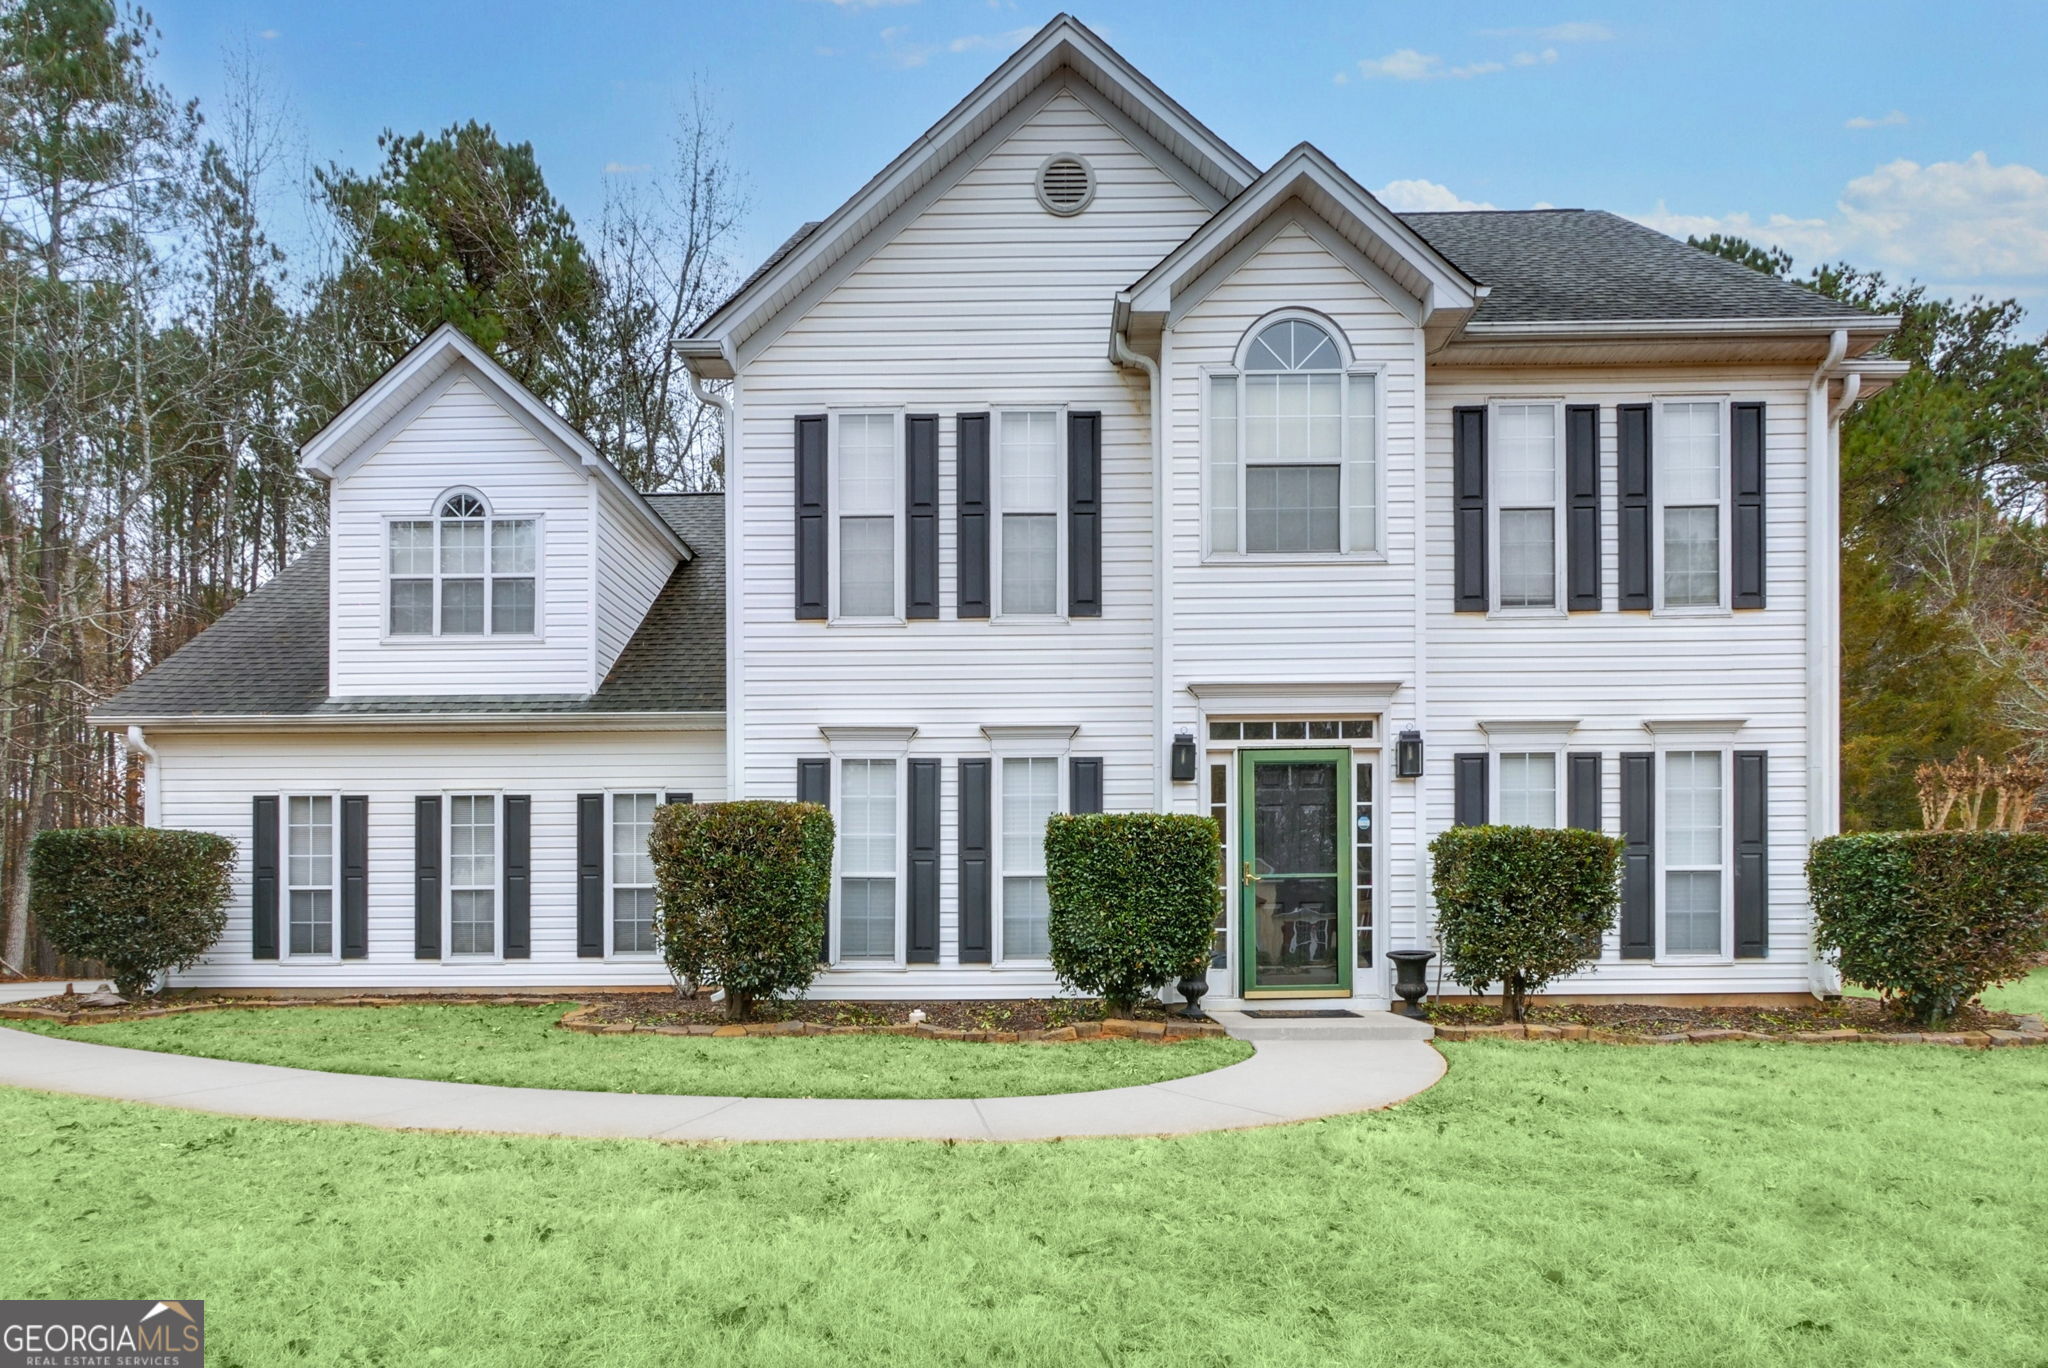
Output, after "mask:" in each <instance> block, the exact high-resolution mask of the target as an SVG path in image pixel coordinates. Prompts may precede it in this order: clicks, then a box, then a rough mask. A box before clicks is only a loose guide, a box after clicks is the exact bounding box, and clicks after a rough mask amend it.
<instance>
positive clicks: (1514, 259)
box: [1401, 209, 1865, 323]
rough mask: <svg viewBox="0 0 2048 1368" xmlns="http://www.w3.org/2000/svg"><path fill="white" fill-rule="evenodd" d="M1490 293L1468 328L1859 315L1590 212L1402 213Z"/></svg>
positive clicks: (1606, 215)
mask: <svg viewBox="0 0 2048 1368" xmlns="http://www.w3.org/2000/svg"><path fill="white" fill-rule="evenodd" d="M1401 218H1402V220H1403V221H1405V222H1406V223H1407V224H1408V225H1409V226H1410V227H1412V228H1414V229H1415V231H1416V232H1418V233H1420V234H1422V236H1423V237H1424V238H1425V239H1427V240H1428V242H1429V244H1430V246H1432V247H1434V248H1436V249H1437V250H1438V251H1439V252H1442V253H1443V254H1444V255H1445V256H1447V257H1449V258H1450V259H1451V261H1452V262H1453V263H1455V264H1456V265H1457V267H1458V269H1459V270H1461V271H1463V272H1464V273H1465V274H1466V275H1468V276H1471V277H1472V278H1473V279H1474V280H1476V281H1478V282H1479V283H1480V284H1482V285H1488V286H1491V287H1492V292H1491V293H1490V294H1488V295H1487V297H1486V298H1485V300H1483V301H1482V302H1481V303H1480V305H1479V308H1478V309H1477V310H1475V311H1474V312H1473V315H1472V321H1473V322H1474V323H1585V322H1594V321H1604V320H1623V319H1630V320H1640V319H1674V320H1686V319H1730V318H1743V319H1750V318H1767V319H1796V318H1844V317H1848V316H1850V315H1853V314H1858V313H1862V312H1865V311H1864V310H1862V309H1858V308H1856V307H1855V306H1853V305H1850V304H1844V303H1842V302H1841V301H1840V300H1835V299H1829V298H1828V297H1827V296H1826V295H1824V294H1821V293H1819V292H1818V291H1815V290H1809V289H1808V288H1806V287H1805V286H1804V285H1795V284H1794V283H1792V282H1791V281H1789V280H1780V279H1778V278H1776V277H1774V276H1767V275H1764V274H1763V273H1762V272H1760V271H1752V270H1751V269H1749V268H1748V267H1747V266H1738V265H1737V264H1735V263H1734V262H1732V261H1728V260H1725V259H1724V258H1721V257H1717V256H1714V255H1712V254H1711V253H1708V252H1702V251H1701V250H1699V249H1698V248H1697V247H1688V246H1687V245H1686V244H1685V243H1683V242H1680V241H1678V240H1677V239H1676V238H1671V237H1666V236H1665V235H1664V234H1662V233H1660V232H1658V231H1657V230H1656V229H1654V228H1645V227H1644V226H1643V225H1642V224H1640V223H1632V222H1630V221H1629V220H1627V219H1625V218H1622V217H1620V216H1619V215H1617V214H1610V213H1606V212H1605V211H1603V210H1599V209H1521V210H1494V209H1483V210H1471V211H1468V212H1464V213H1446V214H1403V215H1401Z"/></svg>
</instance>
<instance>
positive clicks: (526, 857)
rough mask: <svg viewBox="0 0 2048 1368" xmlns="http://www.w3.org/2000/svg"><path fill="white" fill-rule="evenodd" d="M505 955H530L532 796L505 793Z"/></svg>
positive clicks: (531, 931)
mask: <svg viewBox="0 0 2048 1368" xmlns="http://www.w3.org/2000/svg"><path fill="white" fill-rule="evenodd" d="M504 880H505V958H506V959H531V958H533V798H532V797H531V796H530V795H528V794H524V793H508V794H506V795H505V865H504Z"/></svg>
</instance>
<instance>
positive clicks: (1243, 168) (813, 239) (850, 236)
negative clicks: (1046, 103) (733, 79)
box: [682, 14, 1259, 379]
mask: <svg viewBox="0 0 2048 1368" xmlns="http://www.w3.org/2000/svg"><path fill="white" fill-rule="evenodd" d="M1062 65H1064V66H1067V67H1068V68H1070V69H1071V70H1073V71H1075V72H1077V73H1079V74H1080V75H1081V76H1082V78H1083V79H1084V80H1086V81H1089V82H1090V83H1095V82H1097V81H1102V82H1107V83H1110V84H1112V85H1114V86H1115V87H1116V88H1117V90H1118V92H1119V93H1120V94H1121V95H1122V96H1123V97H1124V98H1126V99H1129V100H1130V101H1131V102H1132V103H1134V104H1136V105H1137V106H1139V107H1140V108H1142V109H1144V110H1145V111H1146V113H1147V114H1148V115H1150V116H1151V117H1153V118H1155V119H1158V120H1159V121H1160V122H1161V123H1162V124H1164V125H1166V126H1167V127H1170V128H1172V129H1173V130H1174V132H1175V133H1176V134H1178V135H1179V136H1180V137H1181V138H1183V139H1185V140H1186V141H1187V142H1188V144H1189V145H1190V146H1191V147H1193V148H1195V149H1196V150H1197V152H1198V153H1199V154H1200V156H1201V157H1202V158H1203V159H1205V160H1207V161H1209V162H1210V163H1211V165H1210V167H1208V168H1203V167H1196V168H1194V169H1195V170H1196V171H1197V173H1198V174H1202V175H1203V178H1204V179H1205V180H1208V181H1210V182H1211V183H1212V184H1214V185H1215V186H1216V188H1217V189H1218V190H1219V191H1220V192H1222V193H1223V194H1225V195H1236V194H1239V193H1241V192H1242V191H1243V190H1244V189H1245V187H1247V186H1249V185H1251V184H1252V183H1253V182H1254V181H1255V180H1256V179H1257V177H1258V174H1259V169H1258V167H1257V166H1256V165H1254V164H1253V163H1252V162H1250V161H1248V160H1246V158H1245V157H1244V155H1243V154H1242V153H1240V152H1238V151H1237V149H1235V148H1233V147H1231V146H1230V144H1228V143H1226V142H1224V141H1223V140H1222V139H1221V138H1219V137H1217V136H1216V134H1214V133H1213V132H1211V131H1210V130H1209V129H1208V128H1206V127H1205V126H1204V125H1203V124H1202V123H1201V122H1200V121H1199V120H1197V119H1196V118H1195V117H1194V116H1193V115H1191V114H1189V113H1188V112H1187V110H1185V109H1183V108H1182V107H1181V106H1180V105H1179V104H1177V103H1176V102H1175V101H1174V100H1172V99H1171V98H1169V97H1168V96H1167V95H1166V94H1165V92H1163V91H1161V90H1160V89H1159V87H1157V86H1155V85H1154V84H1152V82H1151V81H1150V80H1149V79H1147V78H1146V77H1145V76H1144V75H1143V74H1142V73H1140V72H1139V71H1138V70H1137V68H1135V67H1133V66H1132V65H1131V64H1130V63H1129V62H1127V61H1125V60H1124V58H1123V57H1122V56H1121V55H1120V54H1119V53H1117V52H1116V50H1115V49H1113V48H1111V47H1110V46H1109V45H1108V44H1107V43H1105V42H1103V41H1102V40H1101V39H1100V38H1098V37H1097V36H1096V35H1095V34H1094V33H1092V32H1090V31H1089V29H1088V27H1087V26H1086V25H1084V24H1082V23H1081V22H1080V21H1079V20H1077V19H1075V18H1074V17H1073V16H1072V15H1067V14H1062V15H1059V16H1057V17H1056V18H1054V19H1053V20H1052V21H1051V22H1050V23H1048V24H1047V25H1046V26H1045V27H1044V28H1042V29H1040V30H1039V31H1038V32H1037V33H1036V34H1035V35H1033V36H1032V37H1031V38H1030V39H1029V40H1028V41H1027V42H1026V43H1025V44H1024V46H1022V47H1020V48H1018V49H1017V51H1016V52H1014V53H1012V54H1011V55H1010V57H1009V59H1008V60H1007V61H1005V62H1004V63H1003V64H1002V65H1001V66H999V67H997V68H996V69H995V71H993V72H992V73H990V75H989V76H988V78H987V79H986V80H984V81H983V82H982V83H981V84H980V85H978V86H976V87H975V88H974V89H973V90H972V91H971V92H969V94H968V95H967V97H966V98H965V99H963V100H961V101H960V103H959V104H957V105H955V106H953V108H952V109H951V110H949V111H947V113H946V114H945V115H944V116H943V117H941V118H940V119H939V121H938V122H937V123H935V124H933V125H932V126H931V127H930V128H929V129H927V130H925V132H924V135H923V136H922V137H920V138H918V140H917V141H916V142H913V143H912V144H911V145H910V146H909V147H907V148H905V149H904V150H903V151H902V152H901V153H899V154H897V156H896V158H895V160H893V161H891V162H890V163H889V164H888V165H887V166H885V167H883V168H882V169H881V170H880V171H879V172H877V173H876V174H875V176H874V177H873V178H872V179H871V180H869V181H868V183H867V184H866V185H863V186H862V187H861V188H860V189H859V190H857V191H855V192H854V193H853V195H852V197H851V198H849V199H848V200H847V201H846V202H845V203H844V204H842V205H840V206H839V207H838V208H837V209H835V210H833V211H832V213H831V214H830V215H829V216H827V217H826V218H825V220H824V221H823V222H822V223H820V224H819V225H818V227H817V228H816V229H815V230H814V231H813V232H812V233H811V235H810V236H809V237H808V238H806V239H805V240H804V241H803V243H802V244H800V245H799V246H798V247H797V249H796V250H795V251H793V252H791V253H790V254H789V255H788V256H787V257H785V258H784V259H783V260H782V261H780V262H778V263H777V264H776V265H775V267H774V269H772V270H770V271H768V272H767V273H766V274H764V275H763V276H762V277H761V278H760V279H758V280H756V281H755V282H754V283H753V284H752V285H750V286H748V287H747V288H746V289H745V290H742V291H741V292H740V293H738V294H736V295H734V296H733V297H732V298H731V299H728V300H727V301H725V303H724V304H722V305H721V306H719V309H718V311H717V312H716V313H714V314H713V315H712V316H711V317H710V318H708V319H706V320H705V321H704V323H703V324H702V325H700V326H699V327H698V329H697V330H696V332H695V333H694V334H693V335H692V336H691V337H689V338H687V339H684V340H683V343H682V345H683V346H684V347H685V348H686V349H688V354H691V355H697V354H704V355H707V356H708V355H709V348H710V347H711V344H714V343H715V344H718V346H719V349H720V353H721V354H722V355H724V356H725V357H726V358H727V361H728V364H730V361H731V357H732V351H733V348H734V344H735V343H736V342H739V341H744V340H745V338H746V337H747V336H748V335H749V334H751V333H752V331H753V330H754V329H755V328H757V327H759V326H760V325H761V324H762V323H764V322H766V321H767V317H768V316H772V315H773V314H774V313H777V312H780V308H779V306H774V307H769V304H771V303H772V301H774V300H776V299H778V298H780V297H781V296H782V295H783V293H784V292H785V291H788V290H790V289H791V287H792V286H793V285H794V284H795V282H798V281H803V280H807V279H809V277H810V276H811V275H813V274H814V273H815V272H817V271H819V270H821V269H823V267H824V266H826V265H828V264H830V263H831V262H832V261H834V260H836V259H837V258H838V257H839V256H841V255H843V254H844V253H845V252H847V251H849V250H851V248H852V247H853V245H854V243H855V242H856V241H858V239H859V238H860V237H864V236H865V235H866V233H867V231H870V230H871V229H872V227H873V224H872V223H870V222H869V220H870V219H874V218H880V217H885V216H886V206H889V205H891V204H893V203H894V202H895V201H896V200H898V199H900V198H902V197H903V196H905V195H907V194H909V193H911V192H912V191H913V190H914V189H915V187H916V186H918V185H920V184H922V183H923V181H925V180H926V179H929V178H930V177H931V176H932V175H934V174H936V172H937V170H938V168H939V166H941V165H943V163H944V162H946V161H948V160H950V159H951V158H952V157H953V156H955V155H957V154H958V152H959V151H960V150H961V149H962V148H964V147H965V146H967V145H968V144H970V143H972V142H973V141H974V140H975V137H976V136H977V135H978V131H979V130H980V129H981V128H982V127H983V126H985V125H986V124H988V123H991V122H993V121H995V120H996V119H998V118H1000V117H1001V115H1002V112H1003V110H1004V109H1005V108H1006V107H1007V106H1008V105H1010V104H1013V103H1015V102H1016V101H1017V100H1019V99H1021V98H1022V97H1023V96H1024V95H1026V94H1028V93H1029V91H1030V89H1031V88H1033V87H1035V86H1036V85H1038V84H1039V83H1040V82H1041V81H1042V80H1044V79H1045V78H1046V77H1047V76H1049V75H1051V74H1052V72H1053V71H1054V70H1056V69H1057V68H1058V67H1060V66H1062ZM863 225H865V226H863ZM764 314H765V316H764ZM699 373H700V374H702V375H704V378H706V379H715V378H719V377H717V376H715V375H713V374H711V373H709V372H699Z"/></svg>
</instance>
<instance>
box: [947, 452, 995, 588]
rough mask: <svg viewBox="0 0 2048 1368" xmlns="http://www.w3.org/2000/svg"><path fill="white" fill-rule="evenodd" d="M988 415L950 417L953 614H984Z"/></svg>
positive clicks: (986, 565) (986, 545)
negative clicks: (957, 559)
mask: <svg viewBox="0 0 2048 1368" xmlns="http://www.w3.org/2000/svg"><path fill="white" fill-rule="evenodd" d="M988 423H989V419H988V415H987V414H986V413H963V414H961V415H960V416H959V417H958V418H956V419H954V431H953V442H954V453H953V459H954V462H955V469H954V489H953V500H954V506H953V536H954V538H955V544H956V552H957V554H958V556H959V557H960V564H959V565H958V566H957V567H956V573H957V575H958V581H957V583H956V584H955V586H954V594H955V596H956V598H957V599H958V603H957V605H956V606H955V608H954V613H955V615H956V616H959V617H963V618H985V617H987V616H988Z"/></svg>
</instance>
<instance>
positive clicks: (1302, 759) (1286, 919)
mask: <svg viewBox="0 0 2048 1368" xmlns="http://www.w3.org/2000/svg"><path fill="white" fill-rule="evenodd" d="M1238 762H1239V763H1238V769H1239V775H1240V778H1239V782H1240V783H1241V785H1242V789H1241V792H1240V793H1239V799H1240V801H1239V805H1238V810H1239V812H1241V813H1242V814H1243V817H1242V821H1243V831H1242V833H1241V835H1240V841H1241V845H1240V849H1241V850H1242V851H1243V852H1244V858H1243V861H1242V867H1241V868H1240V870H1239V876H1238V893H1239V896H1240V898H1241V900H1242V901H1241V906H1240V913H1239V915H1240V916H1241V917H1242V921H1241V922H1240V928H1241V932H1240V935H1239V938H1238V944H1239V945H1241V946H1243V947H1244V949H1245V952H1246V953H1244V954H1242V955H1240V956H1239V960H1240V962H1241V963H1242V965H1243V975H1244V981H1243V991H1244V992H1245V993H1246V994H1248V995H1268V996H1282V995H1287V994H1298V995H1301V996H1313V995H1316V994H1340V993H1348V992H1350V991H1351V963H1352V956H1351V937H1352V916H1351V897H1352V883H1353V880H1352V870H1351V860H1352V843H1351V841H1349V840H1347V839H1345V836H1346V832H1347V830H1348V828H1347V827H1346V825H1345V820H1344V819H1345V817H1346V815H1347V814H1349V813H1350V811H1351V752H1349V751H1343V750H1284V751H1283V750H1272V751H1262V750H1245V751H1239V752H1238Z"/></svg>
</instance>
